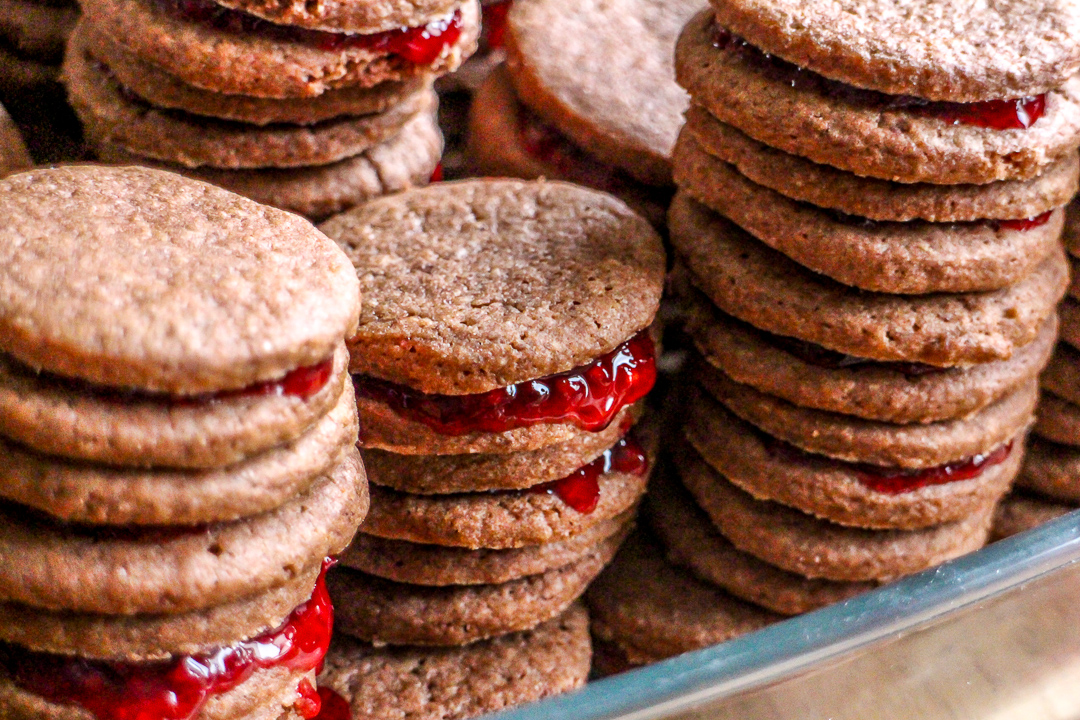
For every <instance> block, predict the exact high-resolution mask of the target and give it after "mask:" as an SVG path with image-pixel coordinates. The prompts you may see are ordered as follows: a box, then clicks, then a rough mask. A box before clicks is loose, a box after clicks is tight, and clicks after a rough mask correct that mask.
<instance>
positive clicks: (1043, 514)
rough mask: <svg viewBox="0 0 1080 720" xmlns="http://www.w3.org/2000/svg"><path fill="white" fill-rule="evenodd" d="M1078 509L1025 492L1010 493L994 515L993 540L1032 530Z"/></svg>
mask: <svg viewBox="0 0 1080 720" xmlns="http://www.w3.org/2000/svg"><path fill="white" fill-rule="evenodd" d="M1076 509H1077V508H1076V506H1075V505H1067V504H1064V503H1059V502H1054V501H1051V500H1044V499H1042V498H1040V497H1037V496H1034V495H1029V494H1027V493H1023V492H1013V493H1010V494H1009V495H1007V496H1005V499H1004V500H1002V501H1001V504H1000V505H998V507H997V511H996V512H995V513H994V528H993V533H992V536H993V539H994V540H1001V539H1002V538H1007V537H1010V536H1012V535H1017V534H1019V533H1022V532H1025V531H1027V530H1031V529H1033V528H1036V527H1038V526H1039V525H1042V524H1043V523H1048V522H1050V521H1051V520H1055V519H1057V518H1059V517H1061V516H1062V515H1067V514H1069V513H1071V512H1073V511H1075V510H1076Z"/></svg>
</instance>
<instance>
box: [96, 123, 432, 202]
mask: <svg viewBox="0 0 1080 720" xmlns="http://www.w3.org/2000/svg"><path fill="white" fill-rule="evenodd" d="M97 151H98V155H99V157H100V158H101V159H102V160H105V161H108V162H115V163H120V164H133V163H137V164H139V165H151V166H153V167H158V168H161V169H163V170H168V171H170V172H175V173H180V174H182V175H186V176H188V177H190V178H194V179H196V180H202V181H204V182H208V183H212V184H214V185H218V186H220V187H223V188H225V189H227V190H231V191H233V192H235V193H238V194H240V195H243V196H245V197H248V198H251V199H252V200H255V201H256V202H260V203H263V204H265V205H271V206H273V207H277V208H281V209H282V210H289V211H291V212H295V213H297V214H299V215H304V216H306V217H309V218H311V219H312V220H323V219H326V218H327V217H329V216H331V215H334V214H336V213H339V212H342V211H344V210H348V209H349V208H351V207H353V206H355V205H360V204H361V203H364V202H366V201H368V200H371V199H374V198H376V197H380V196H382V195H390V194H393V193H397V192H401V191H402V190H408V189H409V188H412V187H416V186H420V185H426V184H427V182H428V178H430V177H431V174H432V172H433V171H434V170H435V167H436V165H438V162H439V156H440V154H441V153H442V135H441V134H440V133H439V128H438V126H437V125H436V124H435V117H434V116H433V115H429V114H424V113H422V114H420V115H418V116H417V117H415V118H413V119H412V120H410V121H409V122H407V123H406V124H405V126H404V127H403V128H402V129H401V132H400V133H398V134H397V135H395V136H394V137H392V138H390V139H389V140H387V141H386V142H384V143H381V144H379V145H376V146H375V147H373V148H370V149H368V150H366V151H365V152H362V153H360V154H359V155H357V156H355V157H351V158H347V159H345V160H341V161H339V162H336V163H332V164H330V165H315V166H312V167H302V168H263V169H260V170H219V169H217V168H210V167H202V168H186V167H183V166H179V165H169V164H166V163H157V162H155V161H152V160H148V159H144V158H140V157H138V156H136V155H132V154H130V153H128V152H126V151H124V150H123V149H121V148H119V147H117V146H114V145H108V144H103V145H99V146H98V148H97Z"/></svg>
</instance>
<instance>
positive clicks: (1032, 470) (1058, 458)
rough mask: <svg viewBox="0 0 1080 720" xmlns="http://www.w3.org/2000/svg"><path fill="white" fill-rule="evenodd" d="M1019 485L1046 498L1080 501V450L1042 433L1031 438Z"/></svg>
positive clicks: (1070, 501)
mask: <svg viewBox="0 0 1080 720" xmlns="http://www.w3.org/2000/svg"><path fill="white" fill-rule="evenodd" d="M1016 485H1017V487H1021V488H1025V489H1027V490H1033V491H1035V492H1037V493H1039V494H1040V495H1043V496H1045V497H1046V498H1050V499H1054V500H1057V501H1060V502H1064V503H1068V504H1070V505H1080V450H1078V449H1077V448H1076V447H1074V446H1072V445H1063V444H1060V443H1056V442H1051V441H1049V440H1044V439H1042V438H1040V437H1033V438H1031V441H1030V442H1029V443H1028V447H1027V455H1026V457H1025V458H1024V467H1023V468H1022V469H1021V470H1020V475H1019V476H1018V477H1017V478H1016Z"/></svg>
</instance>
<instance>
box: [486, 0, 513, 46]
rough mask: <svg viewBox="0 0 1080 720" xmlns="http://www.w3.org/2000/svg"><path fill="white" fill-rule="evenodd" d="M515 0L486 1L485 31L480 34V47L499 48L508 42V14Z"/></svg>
mask: <svg viewBox="0 0 1080 720" xmlns="http://www.w3.org/2000/svg"><path fill="white" fill-rule="evenodd" d="M512 1H513V0H501V1H500V2H490V3H484V4H483V6H482V8H481V10H482V11H483V33H482V34H481V35H480V47H482V48H484V49H486V50H497V49H499V48H501V47H502V46H503V45H505V44H506V14H507V13H508V12H510V5H511V4H512Z"/></svg>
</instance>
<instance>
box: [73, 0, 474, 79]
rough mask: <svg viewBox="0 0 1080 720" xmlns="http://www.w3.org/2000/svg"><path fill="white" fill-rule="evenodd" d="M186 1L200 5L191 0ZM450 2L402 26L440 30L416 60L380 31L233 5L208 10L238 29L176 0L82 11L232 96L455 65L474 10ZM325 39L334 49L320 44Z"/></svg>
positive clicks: (98, 3) (180, 74) (137, 49)
mask: <svg viewBox="0 0 1080 720" xmlns="http://www.w3.org/2000/svg"><path fill="white" fill-rule="evenodd" d="M207 2H209V0H207ZM187 7H189V8H193V9H194V10H196V11H197V10H198V9H199V7H198V6H197V4H189V5H188V6H187ZM206 7H207V8H209V9H211V10H212V9H213V8H212V7H211V6H209V5H207V6H206ZM213 7H217V5H216V4H214V5H213ZM456 8H457V9H455V10H454V11H453V15H452V16H451V19H450V20H447V19H446V18H440V19H439V20H436V21H434V22H432V23H428V24H426V25H424V26H423V29H420V28H410V29H408V30H406V31H404V32H406V33H411V34H412V35H417V36H418V37H417V40H419V36H420V35H427V36H428V37H427V38H425V39H431V38H433V37H434V38H442V37H443V35H445V40H442V41H438V42H439V44H438V45H437V50H438V52H437V53H436V54H435V57H434V58H431V59H428V57H427V56H426V53H425V55H424V57H422V58H419V59H423V60H427V62H421V63H418V62H412V61H410V60H408V59H406V57H405V56H403V55H399V54H395V53H393V52H390V51H387V50H385V49H379V48H378V44H379V43H381V42H382V41H383V40H382V38H379V37H378V36H375V37H373V38H372V39H370V40H368V41H367V43H370V44H373V45H375V46H376V47H365V42H364V41H357V42H353V41H349V40H344V39H342V38H340V37H334V36H331V37H330V38H324V37H322V36H320V35H319V34H318V33H316V34H314V35H312V34H310V33H308V34H305V33H304V31H303V30H295V29H289V28H287V27H286V28H285V29H284V30H283V29H280V28H279V27H277V26H274V25H272V24H269V23H265V22H262V23H260V22H259V21H257V20H255V18H253V17H252V16H244V15H243V14H241V15H239V16H236V15H233V16H232V17H231V18H230V16H229V13H235V12H236V11H214V12H213V13H211V14H212V15H213V17H215V18H217V20H216V21H215V22H217V23H218V24H219V25H225V26H228V24H229V23H230V22H232V23H233V24H234V25H235V26H238V27H243V28H244V29H243V31H241V32H236V31H233V30H229V29H219V27H218V26H215V24H213V23H212V22H205V21H199V20H191V19H188V18H187V17H185V16H184V15H183V14H182V13H181V12H180V11H179V10H178V9H177V8H176V5H175V4H170V3H155V2H152V0H87V3H86V4H85V5H84V6H83V11H84V12H85V14H86V16H87V17H89V18H92V19H93V23H94V25H95V26H96V27H97V28H98V29H99V30H100V31H101V32H102V33H104V34H106V35H107V36H108V37H110V38H111V39H112V40H113V41H114V42H116V43H118V44H120V45H121V46H122V47H124V48H126V49H127V50H128V51H129V52H131V53H132V54H134V55H137V56H138V57H140V58H142V59H143V60H145V61H147V62H149V63H152V64H154V65H157V66H158V67H159V68H161V69H162V70H164V71H165V72H167V73H169V74H170V75H173V76H175V77H177V78H179V79H180V80H182V81H183V82H185V83H187V84H189V85H194V86H195V87H198V88H202V89H204V90H213V91H215V92H220V93H226V94H231V95H253V96H256V97H272V98H284V97H314V96H317V95H320V94H322V93H324V92H326V91H328V90H335V89H339V88H344V87H350V86H362V87H374V86H375V85H378V84H379V83H382V82H386V81H400V80H406V79H408V78H412V77H416V76H417V75H422V74H426V73H432V74H436V75H438V74H443V73H446V72H450V71H452V70H454V69H455V68H456V67H457V66H458V65H460V64H461V62H462V60H463V59H464V58H466V57H468V56H469V55H470V54H471V53H472V52H473V50H475V48H476V37H477V35H478V34H479V15H480V8H479V3H477V2H476V0H466V2H464V3H462V4H460V5H457V6H456ZM451 27H457V28H459V31H458V32H454V31H453V30H450V28H451ZM448 30H449V32H448ZM410 37H411V35H410ZM406 42H408V41H406ZM320 43H321V44H320ZM327 45H329V47H330V48H333V49H324V48H326V46H327ZM335 46H336V47H335ZM402 52H407V51H406V50H403V51H402Z"/></svg>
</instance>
